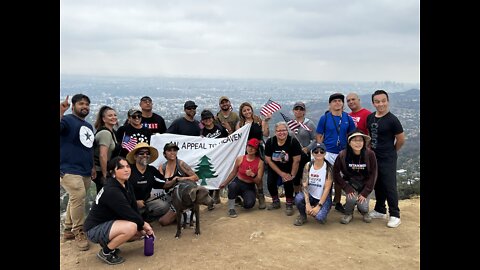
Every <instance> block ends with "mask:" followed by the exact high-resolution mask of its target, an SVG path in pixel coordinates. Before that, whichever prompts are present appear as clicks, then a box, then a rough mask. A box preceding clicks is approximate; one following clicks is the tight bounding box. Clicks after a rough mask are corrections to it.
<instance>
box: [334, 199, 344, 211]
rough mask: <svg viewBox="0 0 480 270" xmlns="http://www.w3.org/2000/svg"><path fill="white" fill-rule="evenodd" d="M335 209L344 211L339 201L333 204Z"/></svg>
mask: <svg viewBox="0 0 480 270" xmlns="http://www.w3.org/2000/svg"><path fill="white" fill-rule="evenodd" d="M335 210H337V211H338V212H340V213H345V208H343V205H342V203H339V202H337V203H336V204H335Z"/></svg>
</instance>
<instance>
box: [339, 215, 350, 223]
mask: <svg viewBox="0 0 480 270" xmlns="http://www.w3.org/2000/svg"><path fill="white" fill-rule="evenodd" d="M352 218H353V215H345V216H343V217H342V219H340V223H342V224H348V223H350V221H352Z"/></svg>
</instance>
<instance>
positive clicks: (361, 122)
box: [347, 93, 372, 134]
mask: <svg viewBox="0 0 480 270" xmlns="http://www.w3.org/2000/svg"><path fill="white" fill-rule="evenodd" d="M347 105H348V108H350V110H352V111H351V112H350V113H349V114H348V115H350V116H351V117H352V119H353V122H355V125H356V126H357V128H358V129H360V130H361V131H362V132H363V133H365V134H368V130H367V116H368V115H369V114H371V113H372V112H371V111H369V110H367V109H365V108H363V107H362V105H361V104H360V98H359V97H358V95H357V94H356V93H350V94H348V95H347Z"/></svg>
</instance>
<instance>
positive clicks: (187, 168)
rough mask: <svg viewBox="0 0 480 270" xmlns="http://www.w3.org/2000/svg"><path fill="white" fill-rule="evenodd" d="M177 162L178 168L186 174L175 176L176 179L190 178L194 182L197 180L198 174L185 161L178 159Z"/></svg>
mask: <svg viewBox="0 0 480 270" xmlns="http://www.w3.org/2000/svg"><path fill="white" fill-rule="evenodd" d="M178 164H179V165H180V168H181V169H182V170H183V171H184V172H185V174H186V175H187V176H181V177H178V176H177V180H178V181H182V180H190V181H194V182H196V181H198V175H197V174H196V173H195V172H194V171H193V170H192V168H191V167H190V166H189V165H188V164H187V163H185V161H183V160H181V159H179V160H178Z"/></svg>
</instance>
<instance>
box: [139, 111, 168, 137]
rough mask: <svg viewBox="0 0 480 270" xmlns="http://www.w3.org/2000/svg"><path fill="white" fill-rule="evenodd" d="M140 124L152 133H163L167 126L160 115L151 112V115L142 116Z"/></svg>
mask: <svg viewBox="0 0 480 270" xmlns="http://www.w3.org/2000/svg"><path fill="white" fill-rule="evenodd" d="M142 125H143V126H144V127H146V128H148V129H149V130H150V132H152V134H154V133H160V134H162V133H165V131H166V130H167V126H166V125H165V120H164V119H163V117H161V116H160V115H158V114H156V113H153V114H152V117H148V118H147V117H144V116H143V117H142Z"/></svg>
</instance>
